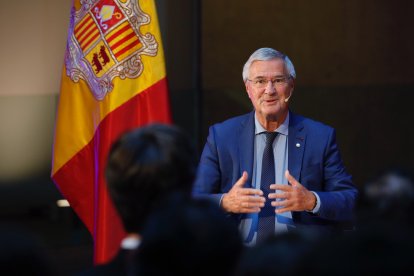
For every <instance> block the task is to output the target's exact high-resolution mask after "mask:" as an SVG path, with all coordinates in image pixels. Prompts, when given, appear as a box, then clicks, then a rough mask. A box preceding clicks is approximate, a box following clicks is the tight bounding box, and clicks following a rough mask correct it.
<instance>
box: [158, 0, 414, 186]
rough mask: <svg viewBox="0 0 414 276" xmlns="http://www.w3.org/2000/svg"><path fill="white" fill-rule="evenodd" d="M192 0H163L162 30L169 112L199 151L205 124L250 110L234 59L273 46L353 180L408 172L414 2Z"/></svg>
mask: <svg viewBox="0 0 414 276" xmlns="http://www.w3.org/2000/svg"><path fill="white" fill-rule="evenodd" d="M178 2H181V4H180V5H178ZM195 2H197V1H174V4H173V3H172V1H169V2H168V1H164V3H165V4H166V5H165V7H166V11H165V14H164V15H165V17H164V20H166V21H168V23H166V22H164V25H163V26H162V27H164V37H165V39H164V45H165V47H166V56H167V69H168V76H169V78H170V79H171V82H170V84H171V95H172V98H173V111H174V116H175V118H176V122H177V124H180V125H182V126H183V127H185V128H187V129H189V130H190V131H192V133H194V135H195V139H196V141H197V142H198V144H199V147H200V149H201V147H202V146H203V144H204V142H205V138H206V135H207V130H208V126H209V125H210V124H212V123H216V122H219V121H222V120H225V119H227V118H229V117H231V116H234V115H239V114H242V113H245V112H248V111H250V110H251V103H250V101H249V99H248V98H247V95H246V92H245V89H244V85H243V82H242V78H241V71H242V66H243V65H244V62H245V61H246V60H247V58H248V57H249V55H250V54H251V53H252V52H253V51H254V50H256V49H257V48H260V47H273V48H275V49H278V50H280V51H282V52H284V53H286V54H287V55H288V56H289V57H290V58H291V60H292V61H293V63H294V65H295V67H296V71H297V76H298V77H297V81H296V89H295V92H294V96H293V97H292V100H291V109H292V110H293V111H294V112H296V113H300V114H302V115H305V116H309V117H311V118H314V119H316V120H320V121H322V122H325V123H326V124H329V125H331V126H333V127H335V128H336V130H337V139H338V143H339V146H340V149H341V152H342V155H343V159H344V161H345V164H346V166H347V168H348V170H349V172H350V173H351V174H353V176H354V179H355V182H356V184H357V185H363V184H364V183H365V182H366V181H368V179H369V178H370V177H372V176H373V175H375V174H376V173H378V171H379V170H381V169H385V168H388V167H390V166H400V167H405V168H407V169H410V170H413V169H414V167H413V166H414V164H413V162H412V160H413V157H414V127H413V124H412V123H410V121H411V119H412V118H414V111H413V109H412V108H411V102H412V101H413V99H414V89H413V88H414V74H413V69H412V68H411V67H412V64H413V62H414V51H413V49H414V39H413V36H412V35H411V34H412V26H414V22H413V19H412V15H411V11H413V10H414V9H413V8H414V3H413V2H412V1H408V0H407V1H405V0H397V1H374V0H364V1H359V0H349V1H341V0H332V1H321V0H319V1H307V0H301V1H288V0H281V1H274V0H260V1H247V0H246V1H243V0H242V1H241V0H227V1H221V0H208V1H200V2H199V9H197V7H195V6H197V5H195V4H194V3H195ZM172 6H174V7H177V6H180V8H179V9H176V8H172ZM181 7H182V8H181ZM184 7H185V8H184ZM191 9H192V10H191ZM197 12H200V17H199V18H198V19H195V15H196V13H197ZM184 17H187V18H188V21H187V23H184V22H183V21H179V20H176V19H177V18H184ZM197 20H199V21H197ZM197 23H199V24H197ZM197 29H199V30H200V33H199V36H200V42H199V43H200V45H199V46H201V47H200V49H199V56H197V55H194V54H196V53H197V52H196V51H195V50H197V49H194V46H197V44H196V43H197V42H195V40H194V37H195V33H196V31H197ZM172 45H174V46H172ZM169 46H172V47H169ZM192 46H193V47H192ZM197 58H198V59H199V60H200V67H197V66H196V65H194V63H193V61H194V59H197ZM198 69H199V70H200V78H199V80H200V85H199V87H198V88H199V90H197V87H195V86H194V78H193V77H194V74H196V71H197V70H198ZM177 75H179V76H177ZM197 92H198V93H200V94H201V98H200V102H197V98H196V97H197ZM183 110H185V112H183ZM198 112H200V113H201V114H200V115H198ZM197 116H201V121H196V124H195V125H194V124H193V122H194V121H189V120H190V119H194V118H197Z"/></svg>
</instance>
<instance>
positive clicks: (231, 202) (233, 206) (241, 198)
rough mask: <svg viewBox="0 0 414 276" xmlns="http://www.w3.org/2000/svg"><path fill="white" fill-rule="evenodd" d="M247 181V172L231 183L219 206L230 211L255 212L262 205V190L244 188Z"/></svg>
mask: <svg viewBox="0 0 414 276" xmlns="http://www.w3.org/2000/svg"><path fill="white" fill-rule="evenodd" d="M246 181H247V172H245V171H244V172H243V174H242V176H241V177H240V178H239V180H237V182H236V183H235V184H234V185H233V187H232V188H231V190H230V191H229V192H228V193H226V194H224V196H223V199H222V201H221V206H222V208H223V209H224V210H225V211H226V212H230V213H257V212H260V208H261V207H263V206H264V203H265V198H264V197H263V192H262V191H261V190H258V189H251V188H244V184H245V183H246Z"/></svg>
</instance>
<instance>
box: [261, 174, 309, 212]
mask: <svg viewBox="0 0 414 276" xmlns="http://www.w3.org/2000/svg"><path fill="white" fill-rule="evenodd" d="M285 177H286V179H287V181H288V182H289V183H290V185H283V184H272V185H270V189H273V190H280V191H282V193H278V194H277V193H276V191H275V193H270V194H269V198H270V199H276V201H272V206H275V207H277V208H276V213H278V214H280V213H283V212H288V211H310V210H312V209H313V208H315V204H316V197H315V195H314V194H313V193H312V192H311V191H309V190H308V189H306V188H305V187H303V186H302V184H300V183H299V182H298V181H297V180H296V179H295V178H294V177H293V176H291V175H290V173H289V171H286V172H285Z"/></svg>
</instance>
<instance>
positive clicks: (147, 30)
mask: <svg viewBox="0 0 414 276" xmlns="http://www.w3.org/2000/svg"><path fill="white" fill-rule="evenodd" d="M152 122H159V123H171V116H170V109H169V100H168V91H167V80H166V72H165V63H164V53H163V49H162V44H161V36H160V31H159V27H158V19H157V15H156V7H155V3H154V1H153V0H87V1H81V0H74V1H73V7H72V10H71V17H70V24H69V31H68V40H67V46H66V52H65V58H64V66H63V70H62V79H61V90H60V95H59V104H58V110H57V116H56V126H55V137H54V145H53V161H52V172H51V177H52V179H53V181H54V183H55V184H56V186H57V187H58V189H59V190H60V192H61V193H62V195H63V196H64V197H65V198H66V199H67V200H68V201H69V203H70V206H71V207H72V208H73V210H74V211H75V212H76V214H77V215H78V216H79V218H80V219H81V220H82V221H83V223H84V224H85V225H86V227H87V228H88V230H89V231H90V232H91V234H92V236H93V239H94V260H95V263H96V264H99V263H105V262H107V261H109V260H110V259H111V258H112V257H113V256H114V255H115V254H116V253H117V251H118V249H119V244H120V241H121V240H122V238H123V237H124V236H125V234H126V233H125V231H124V229H123V227H122V224H121V221H120V219H119V217H118V215H117V212H116V211H115V208H114V206H113V205H112V202H111V200H110V197H109V194H108V191H107V189H106V186H105V185H106V184H105V179H104V168H105V162H106V158H107V154H108V151H109V148H110V146H111V144H112V143H113V142H114V140H116V139H117V137H119V135H120V134H121V133H123V132H125V131H127V130H130V129H132V128H136V127H139V126H143V125H146V124H149V123H152Z"/></svg>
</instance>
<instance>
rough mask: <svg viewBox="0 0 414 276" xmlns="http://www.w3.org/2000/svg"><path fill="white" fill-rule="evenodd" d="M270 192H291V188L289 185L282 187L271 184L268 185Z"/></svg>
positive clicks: (281, 185)
mask: <svg viewBox="0 0 414 276" xmlns="http://www.w3.org/2000/svg"><path fill="white" fill-rule="evenodd" d="M270 189H271V190H281V191H286V192H288V191H290V190H292V187H291V186H289V185H283V184H272V185H270Z"/></svg>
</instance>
